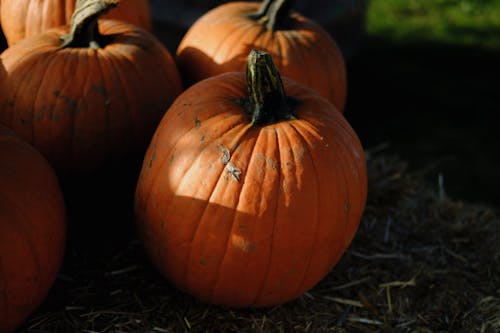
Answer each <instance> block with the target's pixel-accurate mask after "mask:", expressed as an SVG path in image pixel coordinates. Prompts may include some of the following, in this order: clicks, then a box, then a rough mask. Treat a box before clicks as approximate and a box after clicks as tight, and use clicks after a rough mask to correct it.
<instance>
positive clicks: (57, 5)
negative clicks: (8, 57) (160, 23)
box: [1, 0, 152, 45]
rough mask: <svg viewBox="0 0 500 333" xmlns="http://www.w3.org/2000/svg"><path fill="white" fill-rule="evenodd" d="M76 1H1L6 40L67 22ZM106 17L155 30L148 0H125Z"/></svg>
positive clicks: (11, 43) (16, 40) (10, 41)
mask: <svg viewBox="0 0 500 333" xmlns="http://www.w3.org/2000/svg"><path fill="white" fill-rule="evenodd" d="M75 1H76V0H1V5H2V13H1V16H2V17H1V18H2V29H3V31H4V34H5V37H6V39H7V43H8V44H9V45H14V44H16V43H17V42H19V41H20V40H22V39H24V38H26V37H29V36H33V35H36V34H39V33H40V32H43V31H45V30H48V29H50V28H55V27H58V26H63V25H67V24H69V23H70V21H71V15H72V14H73V12H74V10H75ZM104 18H109V19H115V20H121V21H125V22H128V23H131V24H133V25H137V26H139V27H142V28H145V29H146V30H150V31H151V30H152V23H151V14H150V8H149V0H122V1H121V2H120V6H118V8H117V9H116V10H113V11H112V12H110V13H109V14H108V15H105V16H104Z"/></svg>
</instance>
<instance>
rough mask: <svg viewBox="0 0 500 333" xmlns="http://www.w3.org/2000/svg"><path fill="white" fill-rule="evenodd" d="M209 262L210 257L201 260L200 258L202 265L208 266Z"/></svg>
mask: <svg viewBox="0 0 500 333" xmlns="http://www.w3.org/2000/svg"><path fill="white" fill-rule="evenodd" d="M208 262H209V260H208V259H201V260H200V265H202V266H206V265H208Z"/></svg>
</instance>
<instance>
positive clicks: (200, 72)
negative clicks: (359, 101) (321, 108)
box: [176, 2, 347, 112]
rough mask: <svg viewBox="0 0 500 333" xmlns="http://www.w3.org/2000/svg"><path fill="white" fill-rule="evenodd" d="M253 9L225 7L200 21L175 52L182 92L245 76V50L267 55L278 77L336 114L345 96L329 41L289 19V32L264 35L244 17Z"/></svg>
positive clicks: (337, 54) (338, 56)
mask: <svg viewBox="0 0 500 333" xmlns="http://www.w3.org/2000/svg"><path fill="white" fill-rule="evenodd" d="M259 6H260V5H259V3H252V2H229V3H227V4H223V5H220V6H218V7H216V8H214V9H212V10H210V11H208V12H207V13H206V14H205V15H203V16H202V17H200V18H199V19H198V20H197V21H196V22H195V23H194V24H193V25H192V26H191V27H190V29H189V30H188V31H187V33H186V34H185V36H184V37H183V39H182V40H181V42H180V44H179V47H178V49H177V52H176V55H177V64H178V66H179V70H180V72H181V76H182V78H183V80H184V84H185V85H186V86H190V85H192V84H193V83H195V82H198V81H200V80H202V79H205V78H208V77H211V76H214V75H218V74H221V73H224V72H231V71H242V72H243V71H245V66H246V57H247V55H248V53H249V52H250V50H251V49H260V50H265V51H267V52H269V53H270V54H271V55H272V57H273V60H274V62H275V64H276V66H277V67H278V69H279V71H280V73H281V74H282V75H283V76H286V77H288V78H291V79H293V80H295V81H298V82H301V83H303V84H305V85H308V86H309V87H311V88H313V89H315V90H316V91H317V92H319V93H320V95H322V96H323V97H325V98H327V99H328V100H329V101H330V102H331V103H333V104H334V105H335V106H336V107H337V109H338V110H339V111H341V112H343V110H344V106H345V102H346V94H347V79H346V68H345V63H344V59H343V56H342V53H341V51H340V49H339V48H338V46H337V44H336V42H335V41H334V40H333V38H332V37H331V36H330V35H329V34H328V32H326V31H325V30H324V29H323V28H321V27H320V26H319V25H318V24H316V23H315V22H313V21H312V20H310V19H307V18H305V17H304V16H302V15H300V14H299V13H297V12H293V11H292V12H291V13H290V21H291V23H290V25H291V26H290V28H288V29H276V30H274V31H273V30H269V29H266V27H265V26H264V25H263V24H262V23H259V21H257V20H254V19H251V18H249V17H248V16H249V15H250V14H252V13H254V12H256V11H257V9H258V8H259Z"/></svg>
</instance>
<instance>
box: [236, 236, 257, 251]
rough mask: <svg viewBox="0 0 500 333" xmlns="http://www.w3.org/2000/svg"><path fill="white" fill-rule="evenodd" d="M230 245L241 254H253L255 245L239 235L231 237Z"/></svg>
mask: <svg viewBox="0 0 500 333" xmlns="http://www.w3.org/2000/svg"><path fill="white" fill-rule="evenodd" d="M231 244H233V246H234V247H236V248H238V249H240V250H241V251H243V252H253V251H255V248H256V246H255V244H252V243H250V242H249V241H248V240H247V239H245V238H244V237H242V236H239V235H232V236H231Z"/></svg>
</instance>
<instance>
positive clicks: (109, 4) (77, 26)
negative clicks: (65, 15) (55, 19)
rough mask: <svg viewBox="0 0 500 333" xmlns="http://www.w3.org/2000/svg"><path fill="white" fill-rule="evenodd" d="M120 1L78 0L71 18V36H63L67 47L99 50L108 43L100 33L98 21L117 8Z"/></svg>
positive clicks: (64, 46)
mask: <svg viewBox="0 0 500 333" xmlns="http://www.w3.org/2000/svg"><path fill="white" fill-rule="evenodd" d="M119 2H120V0H76V5H75V11H74V12H73V16H71V24H70V30H69V34H67V35H63V36H61V39H62V40H63V44H62V45H61V48H66V47H90V48H92V49H98V48H101V47H102V46H105V45H106V44H107V43H108V41H107V40H106V38H105V36H103V35H101V34H100V33H99V27H98V24H97V20H98V19H99V17H100V16H101V15H103V14H104V13H106V12H107V11H108V10H109V9H111V8H113V7H116V6H117V5H118V3H119Z"/></svg>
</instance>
